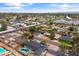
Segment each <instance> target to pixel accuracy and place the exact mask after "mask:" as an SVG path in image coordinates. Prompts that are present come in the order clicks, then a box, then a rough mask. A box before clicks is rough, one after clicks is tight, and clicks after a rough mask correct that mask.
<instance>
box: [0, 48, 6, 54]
mask: <svg viewBox="0 0 79 59" xmlns="http://www.w3.org/2000/svg"><path fill="white" fill-rule="evenodd" d="M5 52H6V50H5V49H4V48H2V47H0V55H1V54H4V53H5Z"/></svg>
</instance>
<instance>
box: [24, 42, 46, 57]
mask: <svg viewBox="0 0 79 59" xmlns="http://www.w3.org/2000/svg"><path fill="white" fill-rule="evenodd" d="M25 46H26V47H27V48H29V49H31V50H32V51H34V54H35V55H38V56H40V55H42V54H43V53H44V52H46V51H47V46H46V45H41V44H40V43H38V42H37V41H31V42H27V43H25Z"/></svg>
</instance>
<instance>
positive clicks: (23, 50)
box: [19, 48, 30, 54]
mask: <svg viewBox="0 0 79 59" xmlns="http://www.w3.org/2000/svg"><path fill="white" fill-rule="evenodd" d="M19 51H20V52H22V53H24V54H26V53H29V52H30V49H28V48H20V49H19Z"/></svg>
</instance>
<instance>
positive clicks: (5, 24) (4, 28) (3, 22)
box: [0, 20, 7, 31]
mask: <svg viewBox="0 0 79 59" xmlns="http://www.w3.org/2000/svg"><path fill="white" fill-rule="evenodd" d="M0 24H1V30H3V31H5V30H7V23H6V21H4V20H1V21H0Z"/></svg>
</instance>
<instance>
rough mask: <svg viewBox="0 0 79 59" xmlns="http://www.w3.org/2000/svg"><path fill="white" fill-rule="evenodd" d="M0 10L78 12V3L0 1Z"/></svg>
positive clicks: (14, 11) (15, 11) (16, 11)
mask: <svg viewBox="0 0 79 59" xmlns="http://www.w3.org/2000/svg"><path fill="white" fill-rule="evenodd" d="M0 12H1V13H2V12H6V13H8V12H12V13H57V12H79V3H0Z"/></svg>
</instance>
